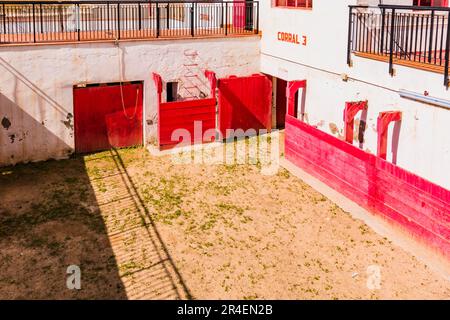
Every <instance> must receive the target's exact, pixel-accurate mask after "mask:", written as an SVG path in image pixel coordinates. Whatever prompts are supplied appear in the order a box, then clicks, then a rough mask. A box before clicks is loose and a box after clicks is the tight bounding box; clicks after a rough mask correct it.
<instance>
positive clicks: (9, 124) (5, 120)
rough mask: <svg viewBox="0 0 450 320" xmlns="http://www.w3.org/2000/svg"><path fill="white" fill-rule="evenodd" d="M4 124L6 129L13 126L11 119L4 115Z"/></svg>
mask: <svg viewBox="0 0 450 320" xmlns="http://www.w3.org/2000/svg"><path fill="white" fill-rule="evenodd" d="M2 126H3V128H5V129H6V130H8V129H9V127H11V121H9V119H8V118H7V117H3V119H2Z"/></svg>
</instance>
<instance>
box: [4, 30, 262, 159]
mask: <svg viewBox="0 0 450 320" xmlns="http://www.w3.org/2000/svg"><path fill="white" fill-rule="evenodd" d="M259 40H260V39H259V37H257V36H255V37H242V38H226V39H225V38H221V39H193V40H176V41H174V40H172V41H134V42H131V41H130V42H120V43H119V44H118V45H116V44H114V43H80V44H61V45H39V46H15V47H2V48H1V50H0V165H9V164H15V163H18V162H27V161H38V160H45V159H49V158H64V157H67V156H68V155H70V154H71V153H72V152H73V149H74V132H73V123H74V119H73V86H74V85H76V84H80V83H106V82H117V81H120V80H121V79H122V80H123V81H135V80H142V81H144V126H145V141H147V142H148V141H151V140H152V137H154V134H155V127H156V121H157V112H156V111H157V110H156V108H157V104H156V90H155V88H154V85H153V80H152V78H151V73H152V72H158V73H159V74H160V75H161V76H162V78H163V80H166V81H170V80H178V79H180V78H182V77H183V75H185V74H186V73H187V72H188V71H187V70H186V67H185V66H184V64H187V63H189V61H191V59H192V57H190V56H189V55H191V54H192V53H197V54H198V55H197V57H196V58H195V59H196V64H197V66H196V67H194V69H195V68H196V70H191V71H194V72H197V73H198V74H201V73H202V71H203V70H204V69H210V70H213V71H215V72H216V73H217V76H218V77H224V76H228V75H231V74H235V75H247V74H252V73H255V72H259V66H260V63H259V58H260V55H259V53H260V51H259V43H260V41H259ZM185 54H187V56H186V55H185ZM191 62H192V61H191ZM120 69H121V70H120ZM191 69H192V68H191Z"/></svg>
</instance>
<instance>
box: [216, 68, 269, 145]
mask: <svg viewBox="0 0 450 320" xmlns="http://www.w3.org/2000/svg"><path fill="white" fill-rule="evenodd" d="M271 127H272V81H271V80H270V79H269V78H268V77H267V76H265V75H262V74H255V75H252V76H249V77H235V76H230V77H228V78H225V79H220V81H219V131H220V133H221V134H222V137H223V138H225V139H228V138H230V133H227V130H229V129H232V130H238V129H242V130H244V131H247V130H249V129H254V130H256V131H258V130H261V129H266V130H267V131H270V129H271Z"/></svg>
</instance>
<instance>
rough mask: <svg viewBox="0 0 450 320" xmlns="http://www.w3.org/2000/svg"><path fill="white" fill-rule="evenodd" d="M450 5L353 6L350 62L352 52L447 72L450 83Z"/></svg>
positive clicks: (351, 10) (392, 72)
mask: <svg viewBox="0 0 450 320" xmlns="http://www.w3.org/2000/svg"><path fill="white" fill-rule="evenodd" d="M449 18H450V8H440V7H414V6H394V5H380V6H378V7H369V6H350V9H349V26H348V49H347V51H348V52H347V62H348V64H349V65H350V64H351V55H352V53H355V54H357V55H358V54H359V55H362V56H366V57H373V58H378V59H380V60H386V61H388V62H389V72H390V74H391V75H394V64H395V63H398V64H403V65H408V66H413V67H420V68H424V69H428V70H432V71H436V72H442V73H443V74H444V85H445V86H447V87H448V86H449V52H450V24H449V21H450V19H449Z"/></svg>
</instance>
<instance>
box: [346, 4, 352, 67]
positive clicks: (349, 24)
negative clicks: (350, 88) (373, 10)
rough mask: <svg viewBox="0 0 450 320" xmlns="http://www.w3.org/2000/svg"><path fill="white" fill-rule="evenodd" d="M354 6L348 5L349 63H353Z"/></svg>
mask: <svg viewBox="0 0 450 320" xmlns="http://www.w3.org/2000/svg"><path fill="white" fill-rule="evenodd" d="M352 18H353V7H351V6H349V7H348V35H347V36H348V38H347V65H349V66H351V65H352V42H353V39H352V25H353V19H352Z"/></svg>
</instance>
